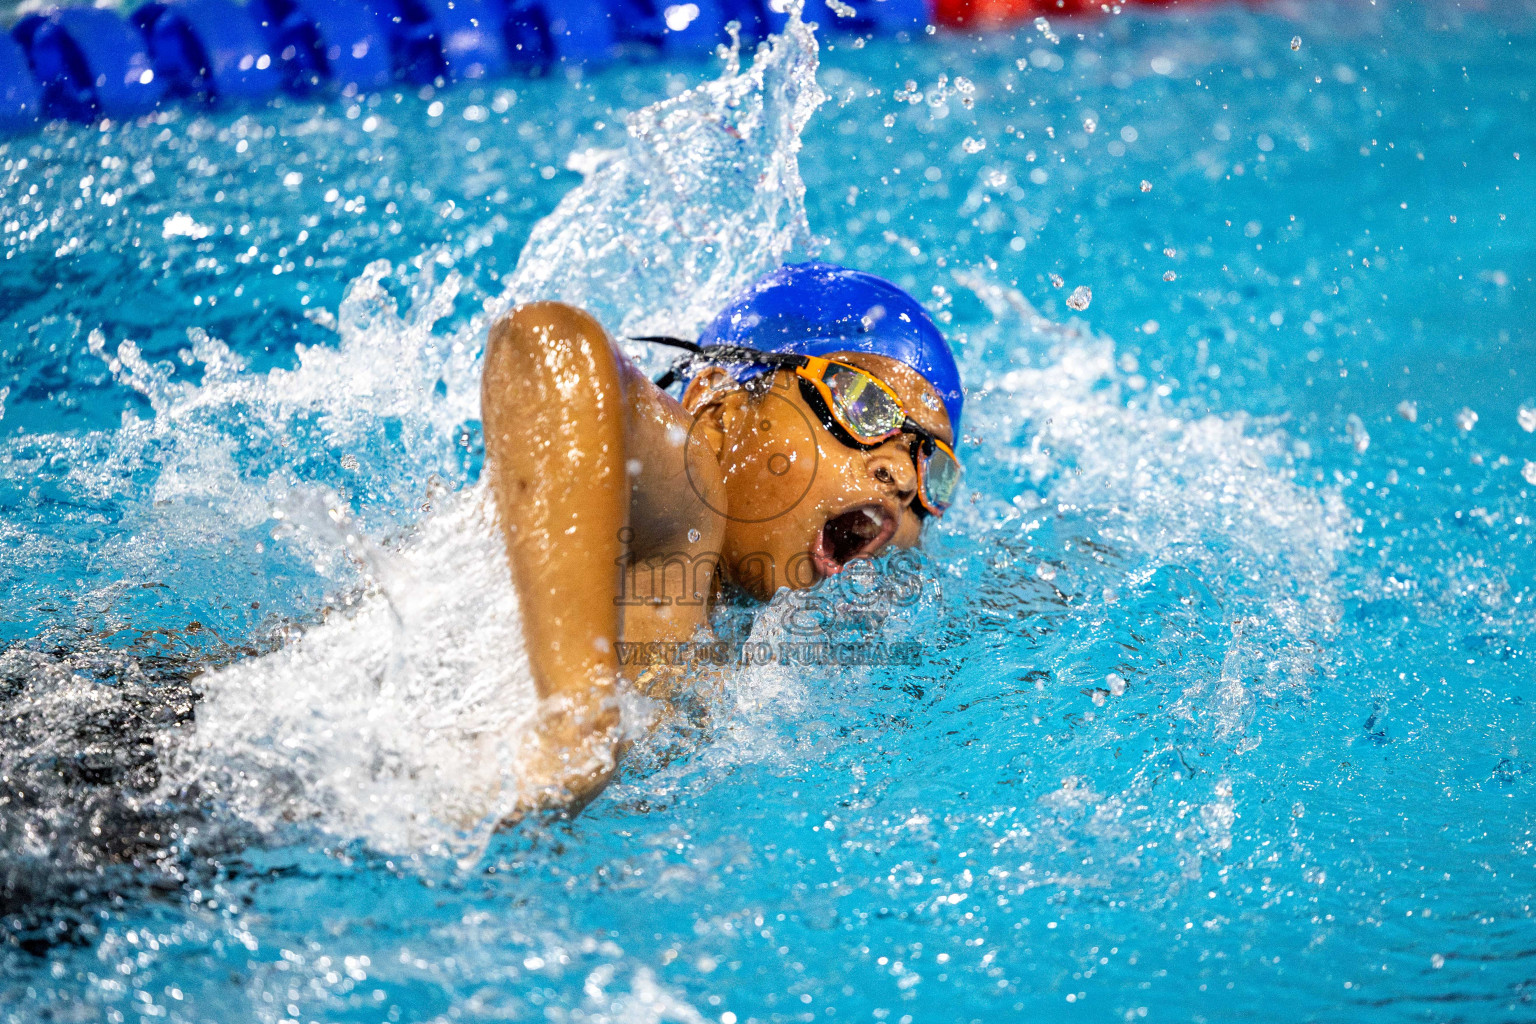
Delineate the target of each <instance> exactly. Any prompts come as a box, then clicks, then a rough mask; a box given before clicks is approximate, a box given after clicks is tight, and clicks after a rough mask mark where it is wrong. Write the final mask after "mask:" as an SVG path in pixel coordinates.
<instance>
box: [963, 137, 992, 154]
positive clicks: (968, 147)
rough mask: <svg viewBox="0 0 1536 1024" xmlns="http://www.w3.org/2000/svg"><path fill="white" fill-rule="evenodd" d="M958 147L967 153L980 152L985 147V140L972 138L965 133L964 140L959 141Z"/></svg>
mask: <svg viewBox="0 0 1536 1024" xmlns="http://www.w3.org/2000/svg"><path fill="white" fill-rule="evenodd" d="M960 148H961V149H963V150H965V151H966V152H967V153H980V152H981V151H982V150H984V149H986V148H987V140H986V139H973V138H971V137H970V136H969V135H967V136H966V137H965V141H964V142H962V143H960Z"/></svg>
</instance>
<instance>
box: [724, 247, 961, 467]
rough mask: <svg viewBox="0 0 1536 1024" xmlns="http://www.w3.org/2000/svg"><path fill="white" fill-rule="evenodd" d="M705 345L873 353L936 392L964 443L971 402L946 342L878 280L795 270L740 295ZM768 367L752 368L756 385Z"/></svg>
mask: <svg viewBox="0 0 1536 1024" xmlns="http://www.w3.org/2000/svg"><path fill="white" fill-rule="evenodd" d="M699 344H700V345H702V346H704V347H705V348H708V347H709V346H710V345H744V346H747V347H749V348H755V349H759V350H761V351H764V352H793V353H795V354H797V355H805V356H825V355H829V354H831V353H833V352H871V353H874V354H876V355H882V356H888V357H890V358H891V359H895V360H896V361H898V362H902V363H906V364H907V365H908V366H910V367H912V369H914V370H916V371H917V372H918V373H920V374H922V376H923V378H924V379H925V380H927V381H928V383H930V384H932V385H933V388H934V390H935V391H937V392H938V393H939V397H940V398H941V399H943V401H944V409H945V411H946V412H948V413H949V422H950V426H951V427H952V428H953V429H954V431H955V437H956V439H957V440H958V438H959V436H960V410H961V408H962V407H963V406H964V404H965V395H964V394H963V393H962V392H961V389H960V369H959V367H957V366H956V365H955V357H954V355H953V354H951V353H950V351H949V345H948V343H947V342H945V340H944V335H942V334H940V333H939V329H938V328H937V327H935V326H934V324H933V321H932V320H930V319H929V318H928V314H927V312H925V311H924V310H923V307H922V306H921V305H919V304H918V301H917V300H916V299H914V298H913V297H912V296H910V295H908V294H907V293H906V292H904V291H902V290H901V289H900V288H898V287H896V286H895V285H894V284H892V283H891V282H889V281H887V280H885V279H884V278H881V277H876V276H875V275H874V274H866V273H864V272H863V271H859V270H849V269H848V268H846V267H839V266H835V265H834V264H831V263H791V264H788V265H786V266H782V267H780V268H779V269H777V270H774V271H770V272H769V273H767V274H764V275H763V276H762V277H760V278H758V280H757V283H756V284H754V285H752V286H751V287H750V288H748V289H747V290H746V291H745V292H743V293H742V294H740V295H738V296H737V297H736V299H735V300H734V301H732V302H731V304H730V305H729V306H727V307H726V308H725V311H724V312H722V313H721V314H720V315H719V316H717V317H716V318H715V320H714V322H713V323H711V324H710V325H709V326H708V327H706V328H704V333H703V334H702V335H700V336H699ZM765 369H766V367H747V368H744V369H743V370H742V371H741V372H740V373H739V374H738V376H739V377H741V378H746V377H751V376H754V375H756V374H759V373H762V372H763V371H764V370H765Z"/></svg>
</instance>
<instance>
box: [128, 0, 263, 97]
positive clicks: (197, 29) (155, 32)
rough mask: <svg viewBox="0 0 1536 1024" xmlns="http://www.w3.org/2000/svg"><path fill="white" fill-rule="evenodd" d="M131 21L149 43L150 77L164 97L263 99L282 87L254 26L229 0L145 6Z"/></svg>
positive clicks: (188, 0)
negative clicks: (155, 79)
mask: <svg viewBox="0 0 1536 1024" xmlns="http://www.w3.org/2000/svg"><path fill="white" fill-rule="evenodd" d="M132 20H133V23H134V24H135V25H136V26H138V28H139V31H140V32H142V33H143V35H144V38H145V39H146V40H147V41H148V42H149V53H150V57H151V59H153V60H154V63H155V74H156V75H157V76H159V77H160V78H161V79H163V80H164V82H165V88H166V92H167V93H168V94H169V95H172V96H179V97H189V98H198V99H203V100H207V101H210V102H211V101H214V100H264V99H266V98H267V97H268V96H271V95H272V94H273V93H275V92H277V90H278V87H279V86H280V85H281V84H282V72H281V70H280V69H279V67H278V62H277V60H276V59H274V57H273V55H272V53H271V52H270V51H271V44H270V43H269V41H268V39H267V37H266V36H265V34H263V32H262V30H261V26H260V24H258V22H257V21H256V19H255V17H253V16H252V14H251V11H250V10H249V9H248V8H245V7H241V6H239V5H237V4H235V3H233V2H231V0H179V2H177V3H159V2H152V3H147V4H145V5H144V6H142V7H140V8H139V9H138V10H137V11H135V12H134V13H133V19H132Z"/></svg>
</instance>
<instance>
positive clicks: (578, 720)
mask: <svg viewBox="0 0 1536 1024" xmlns="http://www.w3.org/2000/svg"><path fill="white" fill-rule="evenodd" d="M637 340H645V341H659V342H662V343H665V344H669V345H674V346H678V347H682V348H687V349H690V350H692V354H691V355H689V356H687V357H685V358H684V359H683V360H682V362H680V363H679V364H678V365H677V366H676V367H675V368H674V369H673V370H672V371H669V372H668V373H667V374H664V375H663V376H662V377H660V378H658V380H657V381H656V382H655V383H653V382H651V381H650V380H648V379H646V377H645V376H644V375H643V374H642V373H641V372H640V371H639V370H638V369H637V368H636V367H635V365H634V364H633V363H632V362H631V361H630V360H629V359H628V358H627V357H626V356H625V355H624V353H623V352H622V350H620V348H619V347H618V346H617V345H616V344H614V341H613V339H612V338H610V337H609V336H608V334H607V333H606V332H605V331H604V330H603V327H602V325H601V324H599V323H598V322H597V321H596V320H595V319H594V318H593V317H592V316H590V315H589V314H587V313H585V312H583V311H582V310H579V309H576V308H574V307H571V306H567V305H564V304H561V303H556V302H537V303H530V304H527V305H522V306H519V307H517V308H516V309H514V310H513V311H512V312H511V313H509V314H508V315H507V316H506V317H504V318H503V319H502V320H500V321H498V322H497V323H496V324H495V326H494V327H492V329H491V332H490V338H489V341H488V343H487V348H486V354H485V369H484V377H483V380H482V383H481V416H482V422H483V424H484V434H485V454H486V471H487V474H488V477H489V480H490V487H491V492H492V494H493V496H494V501H495V506H496V513H497V520H498V522H499V523H500V526H501V529H502V531H503V533H504V535H505V538H506V546H507V556H508V560H509V562H510V565H511V570H512V578H513V583H514V586H515V588H516V590H517V594H518V599H519V605H520V608H521V610H522V617H523V623H522V624H523V633H524V639H525V641H526V644H527V650H528V660H529V665H530V667H531V669H532V672H533V677H534V683H535V687H536V689H537V692H538V695H539V698H540V704H541V720H540V727H539V729H538V730H537V732H536V734H535V735H534V736H533V737H532V738H531V742H530V745H529V747H528V749H526V750H524V751H523V752H522V755H521V762H522V763H521V770H520V774H521V783H522V787H523V788H522V790H521V792H520V794H519V806H518V813H525V812H527V811H531V810H536V809H558V808H563V809H566V810H570V811H574V810H576V809H579V808H580V807H581V806H583V805H584V804H586V803H587V802H588V801H590V800H591V799H592V798H593V797H595V796H596V795H597V794H598V793H599V792H601V791H602V789H603V787H604V786H606V785H607V783H608V781H609V779H610V778H611V777H612V774H613V772H614V769H615V767H616V765H617V763H618V759H619V758H620V757H621V756H622V753H623V749H624V742H623V740H622V736H621V730H620V721H619V703H618V699H617V696H618V691H619V687H620V686H621V685H622V684H623V683H628V684H630V685H637V686H642V687H648V692H649V694H650V695H651V696H653V697H656V696H658V691H659V690H661V689H664V687H658V686H657V682H658V679H657V677H658V675H660V674H661V673H662V672H663V671H665V670H659V669H649V670H647V671H644V672H642V671H641V670H640V668H641V667H640V666H634V667H631V666H627V665H621V664H620V658H619V656H618V651H619V649H620V645H621V644H623V645H629V644H644V643H649V642H656V641H660V642H672V643H679V642H687V641H691V640H693V639H694V638H695V635H696V633H697V632H698V631H699V630H700V629H701V628H702V627H704V626H706V625H707V622H708V616H709V611H710V606H711V605H712V603H713V600H714V597H715V594H716V593H717V591H718V588H719V586H720V585H721V583H722V582H723V581H726V580H729V581H731V582H733V583H735V584H736V585H737V586H739V587H741V588H742V589H743V590H745V591H746V592H747V593H749V594H751V595H752V596H754V597H756V598H757V599H759V600H767V599H768V598H769V597H771V596H772V595H773V593H774V592H775V591H776V590H777V589H778V588H779V587H780V586H787V587H790V588H793V589H802V588H805V587H809V586H813V585H814V584H816V583H817V582H819V581H820V580H822V579H825V578H827V577H829V576H835V575H836V574H837V573H839V572H841V571H842V569H843V568H844V567H845V566H846V565H848V563H850V562H852V561H854V560H856V559H861V558H873V557H874V556H875V555H877V554H879V553H880V552H881V551H882V550H884V549H885V548H886V547H888V546H891V545H894V546H896V547H898V548H909V547H912V546H913V545H915V544H916V543H917V542H918V540H919V537H920V534H921V531H922V526H923V520H924V518H926V517H929V516H939V515H942V514H943V513H944V510H945V508H946V507H948V505H949V503H950V501H951V500H952V499H953V496H954V492H955V489H956V486H957V484H958V482H959V477H960V466H959V463H958V461H957V460H956V458H955V454H954V448H953V445H954V442H955V436H956V430H957V429H958V427H959V424H960V413H961V408H962V404H963V395H962V392H961V387H960V375H959V371H958V369H957V368H956V366H955V361H954V357H953V355H952V354H951V353H950V350H949V346H948V345H947V344H946V343H945V340H944V337H943V335H942V334H941V333H940V332H939V330H938V328H937V327H935V326H934V324H933V322H932V321H931V320H930V319H929V318H928V315H927V314H926V313H925V312H924V311H923V309H922V307H921V306H920V305H919V304H918V303H917V302H916V301H915V300H914V299H913V298H912V297H911V296H910V295H908V294H907V293H906V292H904V291H902V290H901V289H900V288H898V287H896V286H895V285H893V284H891V283H890V282H888V281H885V280H882V279H881V278H878V277H875V276H873V275H871V274H865V273H861V272H859V271H854V270H848V269H845V268H841V267H837V266H833V265H831V264H826V263H804V264H796V265H789V266H784V267H781V268H779V269H778V270H775V271H772V272H770V273H769V274H767V275H765V276H764V277H762V278H761V279H760V280H759V281H758V282H757V283H756V284H754V285H753V286H752V287H751V288H749V289H748V290H747V291H746V292H745V293H743V294H742V295H741V296H739V297H738V298H737V299H736V300H735V301H733V302H732V303H731V304H730V305H729V306H728V307H727V308H726V310H725V311H724V312H723V313H721V314H720V315H719V317H717V318H716V320H715V321H714V322H713V323H712V324H710V325H709V327H707V328H706V329H705V331H704V334H703V336H702V337H701V338H700V339H699V342H698V344H697V345H694V344H692V343H689V342H682V341H677V340H675V339H665V338H647V339H637ZM690 375H691V379H690ZM676 379H682V380H683V382H684V388H683V392H682V397H681V400H678V399H675V398H673V397H672V396H671V395H669V394H668V393H667V392H666V390H665V388H666V387H667V386H669V385H670V384H671V383H672V382H673V381H674V380H676ZM673 584H676V586H675V587H674V586H673ZM626 672H628V673H629V674H630V675H629V677H626ZM662 697H663V699H664V694H662Z"/></svg>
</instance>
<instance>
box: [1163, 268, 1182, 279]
mask: <svg viewBox="0 0 1536 1024" xmlns="http://www.w3.org/2000/svg"><path fill="white" fill-rule="evenodd" d="M1178 276H1179V275H1178V274H1175V273H1174V272H1173V271H1171V270H1167V271H1164V272H1163V280H1164V281H1172V280H1174V279H1175V278H1177V277H1178Z"/></svg>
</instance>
